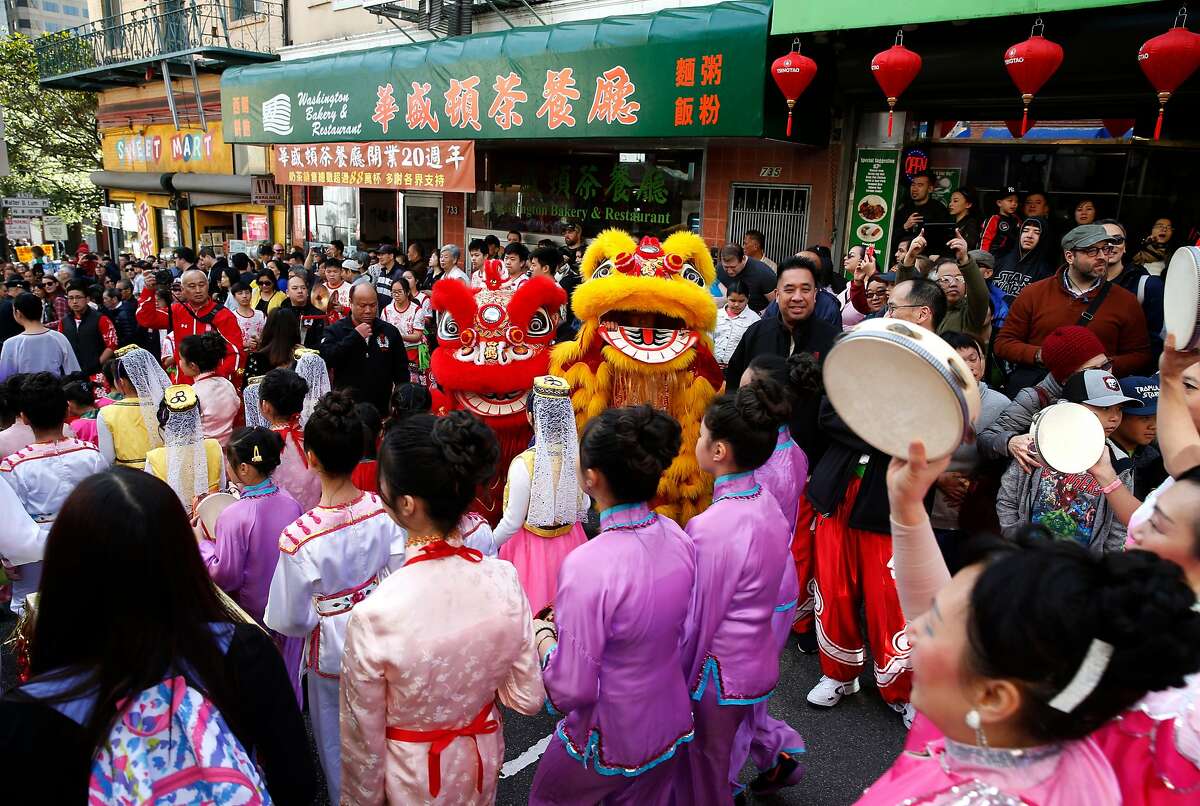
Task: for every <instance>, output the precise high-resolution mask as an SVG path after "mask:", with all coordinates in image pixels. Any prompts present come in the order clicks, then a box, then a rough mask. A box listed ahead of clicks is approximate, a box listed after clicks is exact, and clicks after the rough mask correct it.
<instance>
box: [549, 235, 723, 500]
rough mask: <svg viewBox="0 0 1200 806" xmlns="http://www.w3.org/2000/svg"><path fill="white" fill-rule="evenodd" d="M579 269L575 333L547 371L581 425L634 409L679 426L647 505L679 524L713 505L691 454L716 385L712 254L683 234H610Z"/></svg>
mask: <svg viewBox="0 0 1200 806" xmlns="http://www.w3.org/2000/svg"><path fill="white" fill-rule="evenodd" d="M581 269H582V273H583V278H584V282H583V284H582V285H580V286H579V287H578V288H577V289H575V293H574V295H573V296H572V297H571V307H572V310H573V311H574V313H575V315H576V316H577V317H578V318H579V319H580V321H581V322H582V325H581V327H580V329H579V335H578V336H577V337H576V339H575V341H571V342H565V343H563V344H559V345H557V346H556V347H555V348H554V349H553V351H552V352H551V357H550V371H551V372H552V373H553V374H555V375H559V376H561V377H563V378H565V379H566V380H567V382H568V383H569V384H570V387H571V402H572V404H573V405H574V408H575V415H576V419H577V420H578V423H579V428H580V429H582V428H583V427H584V426H585V425H586V424H587V422H588V420H590V419H591V418H593V417H596V416H598V415H599V414H600V413H601V412H603V411H604V410H605V409H607V408H610V407H614V406H632V405H637V404H640V403H648V404H650V405H652V406H654V407H655V408H657V409H660V410H662V411H664V412H666V413H668V414H670V415H671V416H672V417H674V418H675V419H676V420H678V421H679V424H680V425H681V426H682V427H683V441H682V447H681V448H680V451H679V454H678V455H677V456H676V457H675V461H673V462H672V463H671V466H670V467H669V468H668V469H667V472H666V473H664V474H663V477H662V480H661V481H660V482H659V485H658V497H657V498H656V499H655V500H654V502H652V503H653V504H654V508H655V509H656V510H658V511H659V512H660V513H662V514H663V515H666V516H668V517H670V518H672V519H674V520H675V521H677V522H678V523H680V524H684V523H686V522H687V521H688V519H689V518H691V517H692V516H693V515H695V514H697V513H698V512H700V511H701V510H703V509H704V508H705V507H706V506H707V505H708V503H709V502H710V501H711V500H712V479H711V478H709V477H708V476H706V475H705V474H704V472H703V471H701V470H700V467H699V465H697V464H696V458H695V456H694V455H693V451H692V448H693V447H694V446H695V444H696V440H697V439H699V437H700V419H701V417H703V415H704V410H705V407H706V406H707V405H708V402H709V401H710V400H711V399H712V398H713V396H714V395H715V394H716V393H717V391H718V389H720V388H721V385H722V383H723V382H724V379H723V376H722V374H721V370H720V367H718V366H717V362H716V360H715V359H714V358H713V355H712V339H711V338H710V337H709V335H708V334H709V333H710V332H711V331H712V329H713V327H714V326H715V323H716V316H717V306H716V302H715V301H714V300H713V297H712V294H710V293H709V291H708V287H709V286H710V285H711V284H712V283H713V281H714V279H715V275H716V272H715V269H714V268H713V263H712V256H711V255H710V254H709V251H708V247H707V246H706V245H705V243H704V241H703V239H701V238H700V237H699V236H697V235H694V234H692V233H690V232H677V233H675V234H674V235H672V236H670V237H669V238H667V240H666V241H665V242H663V243H662V244H659V242H658V239H656V238H643V239H642V242H641V243H640V244H638V243H635V242H634V240H633V238H632V237H631V236H630V235H629V234H628V233H626V232H623V231H621V230H616V229H611V230H606V231H604V232H602V233H600V235H599V236H597V238H596V239H595V240H594V241H593V242H592V244H591V245H590V246H589V247H588V250H587V252H586V253H585V254H584V256H583V263H582V265H581Z"/></svg>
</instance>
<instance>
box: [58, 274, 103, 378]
mask: <svg viewBox="0 0 1200 806" xmlns="http://www.w3.org/2000/svg"><path fill="white" fill-rule="evenodd" d="M86 289H87V285H86V284H85V283H83V282H82V281H80V280H76V281H74V282H72V283H71V284H70V285H69V286H67V309H68V311H67V315H66V316H64V317H63V318H62V319H60V320H59V321H58V322H57V324H56V326H55V329H56V330H58V331H59V332H61V333H62V334H63V335H64V336H66V337H67V341H69V342H71V349H72V350H74V351H75V358H76V360H78V361H79V368H80V369H81V370H82V371H83V373H84V374H85V375H88V376H92V375H95V374H96V373H97V372H99V371H100V367H102V366H104V362H106V361H108V359H110V358H112V357H113V353H114V352H115V351H116V349H117V329H116V328H115V327H114V326H113V323H112V320H111V319H109V318H108V317H107V316H104V315H102V314H101V313H100V312H99V311H97V310H95V309H94V308H92V307H91V306H90V305H88V297H87V290H86Z"/></svg>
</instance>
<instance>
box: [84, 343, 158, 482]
mask: <svg viewBox="0 0 1200 806" xmlns="http://www.w3.org/2000/svg"><path fill="white" fill-rule="evenodd" d="M113 360H114V361H115V362H116V370H115V372H114V373H113V375H114V378H115V379H116V384H115V385H116V387H117V390H118V391H119V392H121V394H123V395H124V396H125V397H124V398H122V399H121V400H118V401H115V402H114V403H111V404H109V405H107V406H105V407H104V408H102V409H100V413H99V414H98V415H97V416H96V438H97V440H98V441H99V445H98V446H97V447H99V448H100V453H101V455H102V456H104V458H105V459H107V460H108V462H109V463H110V464H118V465H124V466H125V467H134V468H137V469H139V470H140V469H141V468H142V467H143V466H145V464H146V452H147V451H149V450H150V449H151V448H154V447H157V446H159V445H162V439H161V438H160V436H159V434H158V419H157V411H158V403H159V401H161V400H162V396H163V390H164V389H166V388H167V387H168V386H170V385H171V379H170V378H168V377H167V373H166V372H164V371H163V368H162V367H161V366H160V365H159V363H158V359H156V358H155V357H154V356H153V355H151V354H150V353H149V352H147V351H146V350H143V349H142V348H141V347H138V346H137V345H135V344H129V345H126V346H125V347H122V348H121V349H119V350H117V354H116V358H114V359H113Z"/></svg>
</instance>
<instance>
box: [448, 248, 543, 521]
mask: <svg viewBox="0 0 1200 806" xmlns="http://www.w3.org/2000/svg"><path fill="white" fill-rule="evenodd" d="M500 266H501V263H500V261H498V260H488V261H486V262H485V263H484V271H485V276H486V278H487V279H486V286H485V287H484V288H471V287H470V286H468V285H467V284H466V283H463V282H459V281H456V280H442V281H441V282H438V283H437V284H436V285H435V286H434V288H433V297H432V300H431V301H432V304H433V308H434V310H436V311H437V312H438V313H439V316H438V347H437V349H436V350H434V351H433V355H432V356H430V363H429V368H430V371H431V372H432V373H433V377H434V378H435V379H436V380H437V385H438V388H437V389H435V390H434V392H433V410H434V411H435V412H438V413H445V412H447V411H450V410H452V409H465V410H466V411H469V412H471V413H472V414H474V415H475V416H476V417H479V418H480V419H481V420H483V422H485V423H487V425H488V427H490V428H491V429H492V431H493V432H494V433H495V434H496V438H497V439H498V440H499V442H500V460H499V461H498V462H497V463H496V475H495V476H493V477H492V479H491V480H490V481H488V482H487V484H486V485H484V486H483V487H481V488H480V490H479V493H478V495H477V497H476V501H475V506H474V507H473V510H474V511H476V512H478V513H479V514H480V515H483V516H484V517H485V518H487V519H488V521H490V522H491V524H492V525H493V526H495V525H496V524H497V523H498V522H499V521H500V516H501V514H503V508H504V506H503V498H504V481H505V474H506V473H507V472H508V465H509V463H510V462H512V460H513V458H514V457H516V455H517V454H519V453H520V452H521V451H523V450H525V449H526V448H528V447H529V440H530V439H531V438H532V435H533V432H532V430H531V429H530V427H529V421H528V420H527V419H526V417H525V397H526V396H527V395H528V394H529V390H530V389H532V388H533V379H534V378H536V377H537V376H539V375H545V374H547V372H548V371H549V365H550V353H549V352H548V350H547V348H548V347H549V346H550V342H551V341H553V339H554V331H555V329H556V328H557V327H558V321H559V318H560V317H559V312H560V311H561V310H562V306H563V305H564V304H565V303H566V301H567V293H566V292H565V291H563V289H562V287H561V286H559V284H558V283H556V282H554V280H553V279H551V278H549V277H534V278H532V279H530V280H526V281H525V282H524V283H522V284H521V285H519V286H517V287H516V288H515V289H514V287H513V284H512V283H508V284H505V283H504V282H503V281H502V280H501V275H500Z"/></svg>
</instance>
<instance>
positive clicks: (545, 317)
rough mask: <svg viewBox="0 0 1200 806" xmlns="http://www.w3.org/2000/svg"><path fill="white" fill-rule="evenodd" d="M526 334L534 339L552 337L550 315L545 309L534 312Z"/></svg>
mask: <svg viewBox="0 0 1200 806" xmlns="http://www.w3.org/2000/svg"><path fill="white" fill-rule="evenodd" d="M525 332H526V333H528V334H529V335H530V336H532V337H534V338H537V337H539V336H548V335H550V315H549V314H548V313H546V311H545V309H540V310H538V311H535V312H534V314H533V317H532V318H530V320H529V327H528V329H527V330H526V331H525Z"/></svg>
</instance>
